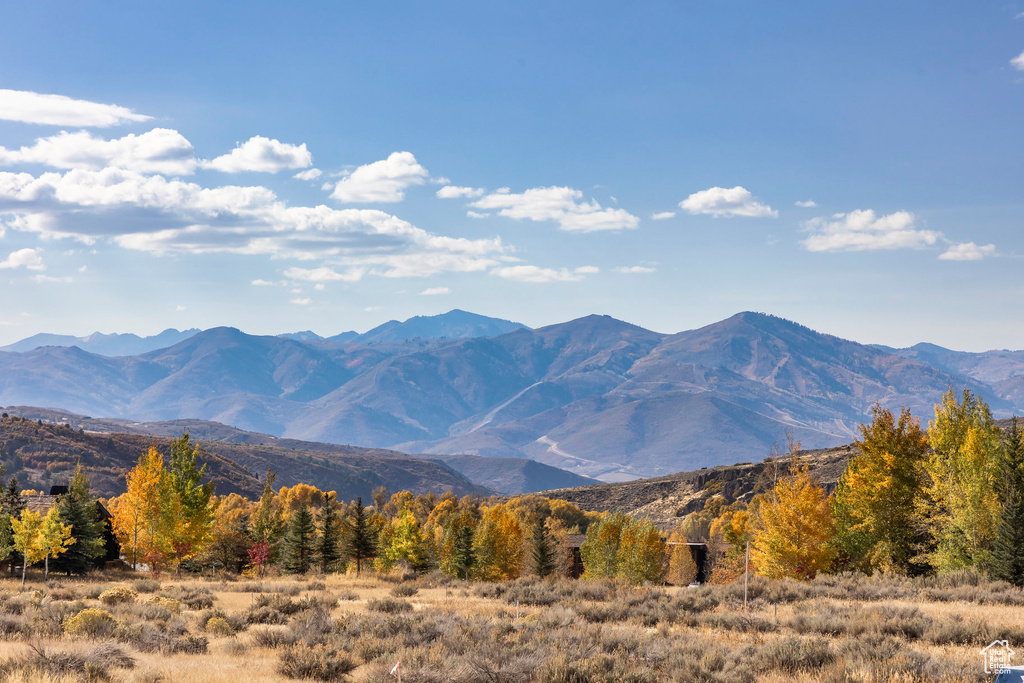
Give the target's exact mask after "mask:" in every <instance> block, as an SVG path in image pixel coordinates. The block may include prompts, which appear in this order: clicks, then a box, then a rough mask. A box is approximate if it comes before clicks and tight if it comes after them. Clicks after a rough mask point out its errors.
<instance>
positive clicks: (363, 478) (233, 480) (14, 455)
mask: <svg viewBox="0 0 1024 683" xmlns="http://www.w3.org/2000/svg"><path fill="white" fill-rule="evenodd" d="M8 412H9V413H10V409H9V410H8ZM177 436H180V432H178V434H177ZM171 441H172V439H171V438H167V437H157V436H152V435H147V434H118V433H93V432H87V431H85V430H84V429H76V428H75V427H74V426H71V425H69V424H65V425H62V424H53V423H43V422H41V420H38V421H34V420H31V419H27V418H22V417H14V416H12V417H6V418H0V443H2V447H0V452H2V458H3V463H4V468H5V470H6V471H7V472H8V473H9V474H15V475H17V476H18V478H19V481H20V483H21V485H22V487H23V488H33V487H40V488H47V487H48V486H49V485H50V484H58V483H66V482H67V481H68V479H69V478H70V475H71V474H72V472H73V471H74V468H75V466H76V464H77V463H78V462H81V463H82V465H83V466H85V467H86V469H87V470H88V473H89V477H90V479H91V482H92V486H93V490H94V491H95V492H97V493H99V494H101V495H104V496H110V495H117V494H119V493H122V492H123V491H124V486H125V480H124V475H125V474H126V473H127V472H128V470H129V469H131V468H132V467H134V466H135V464H136V462H137V461H138V459H139V456H140V455H141V454H142V453H143V452H145V451H146V449H148V448H149V447H150V445H155V446H156V447H157V448H158V449H160V450H161V451H162V452H163V453H165V454H167V453H169V452H170V444H171ZM196 442H197V445H198V446H199V448H200V460H201V461H202V462H206V463H208V468H207V474H208V476H209V477H210V479H211V480H212V481H213V482H214V485H215V490H216V492H217V493H218V494H226V493H241V494H243V495H246V496H249V497H254V496H255V497H258V496H259V495H260V493H261V492H262V490H263V483H262V482H261V480H260V479H261V478H262V477H263V475H264V474H265V473H266V471H267V468H270V469H273V470H275V471H276V472H277V480H276V484H275V485H276V486H294V485H295V484H298V483H308V484H315V485H316V486H318V487H319V488H321V489H323V490H335V491H337V492H338V495H339V496H340V497H342V498H343V499H346V500H349V499H353V498H355V497H356V496H362V497H363V498H364V499H369V497H370V493H371V492H372V490H373V489H374V488H376V487H378V486H384V487H386V488H387V489H388V490H390V491H400V490H410V491H414V492H417V493H426V492H428V491H433V492H435V493H441V492H444V491H449V490H451V491H454V492H455V493H457V494H459V495H469V494H475V495H489V494H490V493H491V491H490V490H489V489H487V488H485V487H482V486H479V485H477V484H474V483H473V482H471V481H469V480H468V479H466V478H465V477H463V476H462V475H460V474H458V473H457V472H455V471H454V470H452V469H451V468H449V467H448V466H446V465H444V464H443V463H439V462H434V461H431V460H425V459H421V458H412V457H408V456H402V455H400V454H394V453H390V452H386V451H382V452H377V451H373V450H369V449H359V450H358V452H344V450H343V449H342V448H341V447H335V449H334V451H333V452H323V453H311V452H309V451H301V450H294V449H288V448H282V447H279V446H270V445H262V444H240V443H231V442H225V441H210V440H205V439H196Z"/></svg>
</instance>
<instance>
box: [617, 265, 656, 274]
mask: <svg viewBox="0 0 1024 683" xmlns="http://www.w3.org/2000/svg"><path fill="white" fill-rule="evenodd" d="M657 270H658V269H657V268H652V267H651V266H622V267H621V268H616V269H615V271H616V272H617V273H655V272H657Z"/></svg>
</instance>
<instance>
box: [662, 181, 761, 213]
mask: <svg viewBox="0 0 1024 683" xmlns="http://www.w3.org/2000/svg"><path fill="white" fill-rule="evenodd" d="M679 208H681V209H683V210H685V211H688V212H690V213H691V214H695V215H696V214H707V215H709V216H715V217H716V218H721V217H725V218H730V217H732V216H744V217H747V218H763V217H769V218H775V217H776V216H778V215H779V212H778V211H775V210H773V209H772V207H770V206H768V205H767V204H762V203H761V202H760V201H758V200H757V199H756V198H755V197H754V196H753V195H752V194H750V190H748V189H746V188H744V187H741V186H739V185H737V186H736V187H732V188H725V187H712V188H709V189H707V190H701V191H700V192H694V193H693V194H691V195H690V196H689V197H687V198H686V199H684V200H683V201H681V202H679Z"/></svg>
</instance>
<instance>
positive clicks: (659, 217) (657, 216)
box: [651, 211, 676, 221]
mask: <svg viewBox="0 0 1024 683" xmlns="http://www.w3.org/2000/svg"><path fill="white" fill-rule="evenodd" d="M675 217H676V212H675V211H661V212H659V213H652V214H651V220H652V221H663V220H667V219H669V218H675Z"/></svg>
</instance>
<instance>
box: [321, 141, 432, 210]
mask: <svg viewBox="0 0 1024 683" xmlns="http://www.w3.org/2000/svg"><path fill="white" fill-rule="evenodd" d="M428 177H430V174H429V173H428V172H427V169H425V168H423V167H422V166H420V165H419V163H418V162H417V161H416V157H415V156H413V155H412V153H411V152H394V153H392V154H391V155H390V156H388V158H387V159H382V160H381V161H375V162H373V163H372V164H366V165H365V166H360V167H359V168H357V169H356V170H354V171H352V173H350V174H349V175H348V176H346V177H345V178H342V179H341V180H340V181H339V182H338V184H337V185H335V186H334V192H332V193H331V198H332V199H337V200H339V201H342V202H345V203H349V204H354V203H367V202H400V201H402V200H403V199H404V198H405V190H406V188H408V187H410V186H412V185H422V184H423V183H425V182H426V180H427V178H428Z"/></svg>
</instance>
